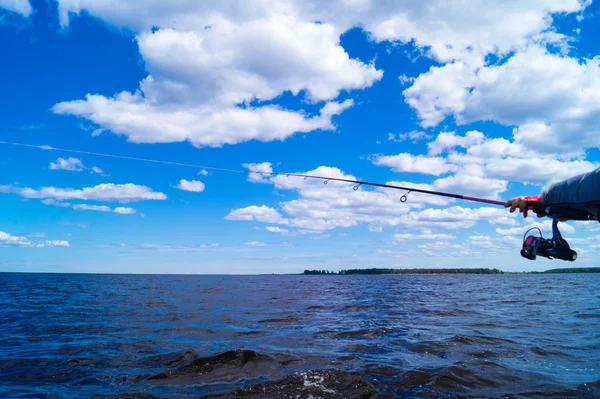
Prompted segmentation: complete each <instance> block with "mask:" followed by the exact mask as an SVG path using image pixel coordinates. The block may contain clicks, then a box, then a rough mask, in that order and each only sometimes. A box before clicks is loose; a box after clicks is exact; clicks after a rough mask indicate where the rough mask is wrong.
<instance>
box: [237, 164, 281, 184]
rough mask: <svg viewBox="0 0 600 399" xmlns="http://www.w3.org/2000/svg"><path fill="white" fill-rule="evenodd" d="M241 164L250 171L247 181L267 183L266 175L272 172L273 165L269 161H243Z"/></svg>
mask: <svg viewBox="0 0 600 399" xmlns="http://www.w3.org/2000/svg"><path fill="white" fill-rule="evenodd" d="M242 166H243V167H244V168H246V169H248V170H249V171H250V173H248V181H249V182H252V183H268V182H269V181H268V180H267V179H266V177H267V175H270V174H272V173H273V167H272V166H271V163H270V162H261V163H245V164H242Z"/></svg>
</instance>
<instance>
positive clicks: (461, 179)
mask: <svg viewBox="0 0 600 399" xmlns="http://www.w3.org/2000/svg"><path fill="white" fill-rule="evenodd" d="M506 186H507V182H506V181H504V180H497V179H489V178H485V177H480V176H472V175H470V174H468V173H457V174H455V175H454V176H448V177H445V178H442V179H437V180H436V181H434V182H433V187H434V188H435V189H436V190H439V191H443V192H450V193H457V194H465V195H472V196H478V197H484V198H489V199H498V196H499V194H500V193H502V192H504V191H506Z"/></svg>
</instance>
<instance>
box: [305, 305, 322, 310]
mask: <svg viewBox="0 0 600 399" xmlns="http://www.w3.org/2000/svg"><path fill="white" fill-rule="evenodd" d="M321 309H325V306H320V305H313V306H309V307H307V308H306V310H321Z"/></svg>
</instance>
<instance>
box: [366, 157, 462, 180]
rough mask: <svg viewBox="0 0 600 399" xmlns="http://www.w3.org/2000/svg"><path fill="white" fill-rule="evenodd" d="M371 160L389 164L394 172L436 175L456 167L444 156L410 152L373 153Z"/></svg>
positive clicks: (382, 164)
mask: <svg viewBox="0 0 600 399" xmlns="http://www.w3.org/2000/svg"><path fill="white" fill-rule="evenodd" d="M371 161H372V162H373V164H375V165H378V166H389V167H390V168H392V170H393V171H394V172H413V173H423V174H429V175H436V176H439V175H442V174H445V173H448V172H451V171H453V170H455V169H456V167H455V166H454V165H452V164H449V163H448V162H447V161H446V160H445V159H444V158H441V157H428V156H424V155H412V154H410V153H401V154H398V155H374V156H372V158H371Z"/></svg>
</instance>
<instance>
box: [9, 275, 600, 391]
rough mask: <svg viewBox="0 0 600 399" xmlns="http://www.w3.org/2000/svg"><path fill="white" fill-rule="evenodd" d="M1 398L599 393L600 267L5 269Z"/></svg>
mask: <svg viewBox="0 0 600 399" xmlns="http://www.w3.org/2000/svg"><path fill="white" fill-rule="evenodd" d="M0 397H2V398H32V397H40V398H42V397H47V398H81V397H114V398H117V397H127V398H135V397H140V398H142V397H144V398H151V397H167V398H188V397H205V398H208V397H210V398H223V397H231V398H233V397H252V398H287V397H290V398H310V397H312V398H319V397H320V398H338V397H339V398H353V397H361V398H379V397H380V398H387V397H389V398H394V397H406V398H413V397H414V398H449V397H466V398H479V397H481V398H489V397H498V398H500V397H502V398H518V397H557V398H559V397H561V398H562V397H581V398H594V397H596V398H598V397H600V274H573V275H565V274H554V275H385V276H372V275H370V276H359V275H353V276H278V275H272V276H271V275H266V276H182V275H175V276H173V275H171V276H169V275H83V274H80V275H76V274H8V273H6V274H0Z"/></svg>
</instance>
